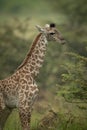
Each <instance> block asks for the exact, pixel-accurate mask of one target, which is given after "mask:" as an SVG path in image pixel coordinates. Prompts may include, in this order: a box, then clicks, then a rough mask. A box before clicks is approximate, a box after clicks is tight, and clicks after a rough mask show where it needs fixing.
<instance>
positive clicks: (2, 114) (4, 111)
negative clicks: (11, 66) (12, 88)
mask: <svg viewBox="0 0 87 130" xmlns="http://www.w3.org/2000/svg"><path fill="white" fill-rule="evenodd" d="M10 113H11V110H10V109H9V108H7V107H5V103H4V100H3V95H2V94H1V93H0V130H3V128H4V125H5V122H6V120H7V118H8V116H9V115H10Z"/></svg>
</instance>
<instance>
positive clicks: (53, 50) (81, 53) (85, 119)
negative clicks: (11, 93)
mask: <svg viewBox="0 0 87 130" xmlns="http://www.w3.org/2000/svg"><path fill="white" fill-rule="evenodd" d="M53 22H54V23H55V24H56V26H57V28H58V29H59V31H61V33H62V35H63V36H64V37H65V39H66V40H67V43H66V45H64V46H61V45H60V44H56V43H49V44H48V48H47V53H46V57H45V62H44V64H43V67H42V68H41V70H40V74H39V76H38V77H37V79H36V80H37V83H38V86H39V89H40V94H39V98H38V101H37V102H36V104H35V106H34V111H33V113H32V122H31V127H32V130H37V129H38V130H87V0H79V1H76V0H53V1H51V0H36V1H33V0H19V1H18V0H0V79H3V78H6V77H7V76H10V75H11V74H13V73H14V71H15V70H16V68H17V67H18V66H19V65H20V64H21V62H22V61H23V59H24V57H25V55H26V53H27V51H28V50H29V48H30V46H31V43H32V41H33V40H34V38H35V36H36V35H37V34H38V31H37V30H36V28H35V25H36V24H39V25H41V26H44V25H45V24H47V23H48V24H49V23H53ZM20 129H21V126H20V120H19V116H18V111H17V110H14V111H13V112H12V114H11V115H10V117H9V119H8V120H7V122H6V125H5V130H20Z"/></svg>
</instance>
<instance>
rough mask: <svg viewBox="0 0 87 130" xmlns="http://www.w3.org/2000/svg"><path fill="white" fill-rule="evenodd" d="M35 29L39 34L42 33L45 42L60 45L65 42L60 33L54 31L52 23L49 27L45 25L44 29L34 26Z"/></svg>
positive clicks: (54, 27)
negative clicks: (53, 42)
mask: <svg viewBox="0 0 87 130" xmlns="http://www.w3.org/2000/svg"><path fill="white" fill-rule="evenodd" d="M36 28H37V29H38V30H39V32H41V33H43V34H44V35H45V36H46V38H47V41H56V42H59V43H61V44H64V43H65V42H66V40H65V39H64V37H63V36H62V34H61V32H60V31H59V30H57V29H56V26H55V24H54V23H52V24H50V25H49V24H46V25H45V27H40V26H39V25H36Z"/></svg>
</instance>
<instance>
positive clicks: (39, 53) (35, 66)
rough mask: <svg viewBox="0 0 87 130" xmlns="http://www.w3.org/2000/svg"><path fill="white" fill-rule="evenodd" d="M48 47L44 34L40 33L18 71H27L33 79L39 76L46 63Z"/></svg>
mask: <svg viewBox="0 0 87 130" xmlns="http://www.w3.org/2000/svg"><path fill="white" fill-rule="evenodd" d="M46 46H47V39H46V37H45V35H44V34H42V33H40V34H39V35H38V36H37V37H36V39H35V40H34V42H33V44H32V47H31V49H30V51H29V52H28V54H27V56H26V58H25V59H24V61H23V63H22V64H21V65H20V66H19V67H18V69H27V70H28V72H29V73H30V74H31V75H32V76H33V77H35V76H37V74H38V73H39V69H40V68H41V66H42V63H43V61H44V56H45V52H46Z"/></svg>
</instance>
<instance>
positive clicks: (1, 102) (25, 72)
mask: <svg viewBox="0 0 87 130" xmlns="http://www.w3.org/2000/svg"><path fill="white" fill-rule="evenodd" d="M39 30H40V29H39ZM50 30H53V27H52V29H51V28H50V29H47V31H48V32H50ZM53 34H54V33H52V32H51V33H49V35H50V37H51V35H52V36H53ZM58 34H59V33H58ZM58 40H59V39H58ZM46 47H47V35H46V34H45V33H43V32H41V33H39V34H38V35H37V37H36V39H35V40H34V42H33V44H32V46H31V49H30V51H29V52H28V54H27V56H26V58H25V59H24V61H23V62H22V64H21V65H20V66H19V67H18V68H17V70H16V72H15V73H14V74H13V75H11V76H10V77H8V78H6V79H4V80H0V118H1V114H2V112H3V110H4V109H5V108H6V107H7V108H9V110H11V109H13V108H18V110H19V116H20V120H21V124H22V129H23V130H30V119H31V111H32V106H33V103H34V101H35V99H36V97H37V95H38V92H39V90H38V87H37V84H36V82H35V80H34V79H35V77H36V76H37V74H38V73H39V69H40V68H41V66H42V63H43V60H44V56H45V52H46ZM0 123H1V122H0ZM0 127H2V125H1V124H0ZM1 129H3V128H1Z"/></svg>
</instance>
